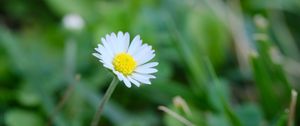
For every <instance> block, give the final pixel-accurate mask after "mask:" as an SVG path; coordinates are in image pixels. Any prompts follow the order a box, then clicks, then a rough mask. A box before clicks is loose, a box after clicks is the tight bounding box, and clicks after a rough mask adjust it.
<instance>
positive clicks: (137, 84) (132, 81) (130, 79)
mask: <svg viewBox="0 0 300 126" xmlns="http://www.w3.org/2000/svg"><path fill="white" fill-rule="evenodd" d="M127 78H128V80H129V81H130V82H131V83H133V84H134V85H136V86H137V87H139V86H140V85H141V84H140V83H139V82H138V81H136V80H134V79H132V78H131V77H130V76H128V77H127Z"/></svg>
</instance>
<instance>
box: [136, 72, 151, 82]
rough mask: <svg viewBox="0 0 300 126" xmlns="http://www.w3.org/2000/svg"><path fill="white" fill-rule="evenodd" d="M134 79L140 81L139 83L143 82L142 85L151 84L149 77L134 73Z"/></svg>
mask: <svg viewBox="0 0 300 126" xmlns="http://www.w3.org/2000/svg"><path fill="white" fill-rule="evenodd" d="M132 78H133V79H135V80H137V81H139V82H141V83H144V84H151V82H150V81H149V78H148V77H146V76H143V75H141V74H138V73H133V74H132Z"/></svg>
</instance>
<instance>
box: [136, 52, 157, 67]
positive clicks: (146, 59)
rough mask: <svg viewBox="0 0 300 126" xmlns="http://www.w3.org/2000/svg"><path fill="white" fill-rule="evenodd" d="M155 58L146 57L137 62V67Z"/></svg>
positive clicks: (152, 56) (153, 55) (151, 56)
mask: <svg viewBox="0 0 300 126" xmlns="http://www.w3.org/2000/svg"><path fill="white" fill-rule="evenodd" d="M154 57H155V54H150V55H146V56H145V57H143V58H142V59H140V60H137V63H138V65H141V64H144V63H146V62H148V61H150V60H151V59H153V58H154Z"/></svg>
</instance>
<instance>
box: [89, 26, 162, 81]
mask: <svg viewBox="0 0 300 126" xmlns="http://www.w3.org/2000/svg"><path fill="white" fill-rule="evenodd" d="M101 41H102V44H98V47H97V48H95V50H96V51H97V52H96V53H93V55H94V56H95V57H97V58H99V61H100V62H101V63H103V66H104V67H106V68H108V69H110V70H112V72H113V73H114V74H116V75H117V77H118V79H119V80H120V81H123V82H124V83H125V85H126V86H127V87H131V83H132V84H134V85H136V86H138V87H139V86H140V85H141V84H151V82H150V79H152V78H155V76H153V75H152V74H154V73H156V72H157V69H155V68H154V67H155V66H157V65H158V62H149V61H150V60H151V59H153V58H154V56H155V54H154V52H155V51H154V50H153V49H152V47H151V46H149V45H148V44H142V40H141V38H140V36H139V35H137V36H135V37H134V39H133V40H132V41H131V43H130V37H129V34H128V33H127V32H126V33H125V34H123V32H118V34H117V35H116V34H115V33H111V34H110V35H106V37H105V38H101Z"/></svg>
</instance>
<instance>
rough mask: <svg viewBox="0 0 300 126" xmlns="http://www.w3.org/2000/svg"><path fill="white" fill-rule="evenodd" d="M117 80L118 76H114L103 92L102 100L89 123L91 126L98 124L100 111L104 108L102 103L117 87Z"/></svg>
mask: <svg viewBox="0 0 300 126" xmlns="http://www.w3.org/2000/svg"><path fill="white" fill-rule="evenodd" d="M118 82H119V81H118V78H117V77H114V79H113V80H112V82H111V83H110V85H109V87H108V89H107V91H106V92H105V94H104V96H103V98H102V100H101V102H100V105H99V108H98V111H97V112H96V114H95V116H94V119H93V121H92V123H91V126H97V125H98V123H99V120H100V117H101V113H102V111H103V108H104V105H105V103H106V102H107V101H108V100H109V98H110V96H111V94H112V93H113V92H114V90H115V88H116V87H117V84H118Z"/></svg>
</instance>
